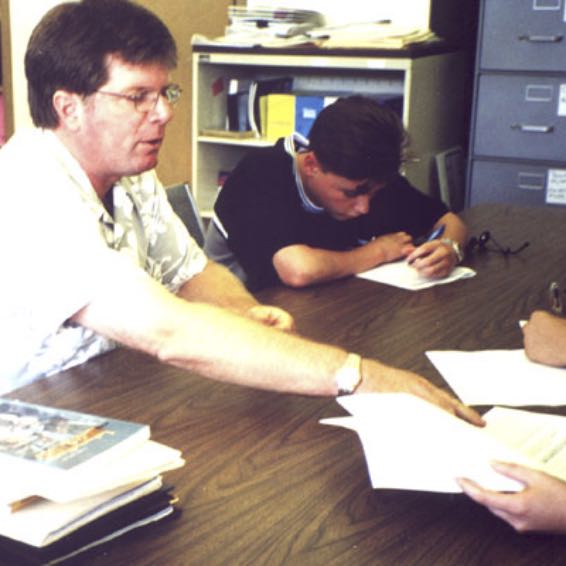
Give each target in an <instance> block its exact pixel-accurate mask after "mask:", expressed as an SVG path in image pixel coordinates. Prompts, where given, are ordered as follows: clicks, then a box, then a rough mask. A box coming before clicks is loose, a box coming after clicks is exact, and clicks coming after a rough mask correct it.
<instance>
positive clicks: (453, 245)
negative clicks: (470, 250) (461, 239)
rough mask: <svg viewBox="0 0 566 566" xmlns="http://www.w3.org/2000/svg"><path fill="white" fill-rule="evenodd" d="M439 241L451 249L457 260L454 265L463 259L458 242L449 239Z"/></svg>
mask: <svg viewBox="0 0 566 566" xmlns="http://www.w3.org/2000/svg"><path fill="white" fill-rule="evenodd" d="M440 241H441V242H442V243H443V244H446V245H448V246H450V247H451V248H452V251H453V252H454V254H455V255H456V257H457V258H458V261H457V262H456V263H460V262H461V261H462V260H463V259H464V254H463V252H462V248H461V247H460V244H459V243H458V242H456V241H454V240H452V239H451V238H442V239H441V240H440Z"/></svg>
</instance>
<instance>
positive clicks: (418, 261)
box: [407, 224, 458, 279]
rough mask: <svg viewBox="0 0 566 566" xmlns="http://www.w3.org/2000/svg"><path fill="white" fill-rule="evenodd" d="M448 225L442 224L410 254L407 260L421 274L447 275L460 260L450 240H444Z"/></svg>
mask: <svg viewBox="0 0 566 566" xmlns="http://www.w3.org/2000/svg"><path fill="white" fill-rule="evenodd" d="M445 230H446V226H445V225H444V224H440V225H438V226H436V227H435V228H434V230H433V231H432V232H431V233H430V234H429V235H428V236H427V238H426V240H425V241H424V242H423V243H421V244H420V245H418V246H417V247H416V248H415V249H414V250H413V251H412V252H411V253H410V254H409V255H408V256H407V261H408V262H409V265H410V266H411V267H414V268H415V269H416V270H417V271H418V272H419V274H420V275H422V276H424V277H430V278H432V279H440V278H441V277H446V276H447V275H448V274H449V273H450V272H451V271H452V269H453V268H454V266H455V265H456V263H457V262H458V257H457V256H456V254H455V252H454V249H453V248H452V246H451V244H450V240H443V239H442V236H443V235H444V231H445Z"/></svg>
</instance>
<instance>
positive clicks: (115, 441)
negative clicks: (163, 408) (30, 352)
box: [0, 399, 184, 564]
mask: <svg viewBox="0 0 566 566" xmlns="http://www.w3.org/2000/svg"><path fill="white" fill-rule="evenodd" d="M0 463H1V465H2V480H3V481H2V486H1V487H0V552H1V554H2V556H3V558H4V559H5V560H8V562H9V563H14V564H56V563H58V562H60V561H63V560H67V559H68V558H70V557H71V556H76V555H77V554H79V553H81V552H84V551H86V550H88V549H90V548H93V547H95V546H98V545H100V544H103V543H104V542H107V541H109V540H112V539H114V538H117V537H119V536H121V535H123V534H125V533H127V532H130V531H132V530H134V529H137V528H141V527H143V526H145V525H149V524H151V523H155V522H157V521H160V520H163V519H165V518H168V517H172V516H174V515H175V514H176V508H175V506H174V503H175V502H174V497H173V496H172V494H171V492H170V491H171V489H170V488H167V487H164V486H163V483H162V478H161V474H162V473H164V472H165V471H168V470H172V469H175V468H179V467H181V466H182V465H183V464H184V460H183V459H182V457H181V453H180V452H179V451H178V450H174V449H172V448H169V447H168V446H164V445H163V444H159V443H157V442H154V441H152V440H150V429H149V426H147V425H142V424H137V423H133V422H128V421H120V420H116V419H110V418H102V417H98V416H95V415H89V414H86V413H79V412H74V411H65V410H60V409H54V408H49V407H44V406H41V405H33V404H29V403H23V402H20V401H15V400H11V399H0Z"/></svg>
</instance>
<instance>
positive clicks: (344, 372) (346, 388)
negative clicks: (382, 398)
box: [335, 354, 362, 395]
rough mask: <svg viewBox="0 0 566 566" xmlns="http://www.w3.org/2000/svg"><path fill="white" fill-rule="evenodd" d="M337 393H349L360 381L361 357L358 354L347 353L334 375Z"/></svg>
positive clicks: (354, 389)
mask: <svg viewBox="0 0 566 566" xmlns="http://www.w3.org/2000/svg"><path fill="white" fill-rule="evenodd" d="M335 379H336V387H337V389H338V395H351V394H352V393H354V392H355V391H356V389H357V388H358V387H359V386H360V384H361V383H362V358H361V357H360V356H358V354H348V356H347V357H346V360H345V362H344V363H343V364H342V365H341V366H340V367H339V368H338V370H337V372H336V375H335Z"/></svg>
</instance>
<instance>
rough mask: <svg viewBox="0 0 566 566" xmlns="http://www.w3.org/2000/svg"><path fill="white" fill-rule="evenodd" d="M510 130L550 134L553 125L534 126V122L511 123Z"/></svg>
mask: <svg viewBox="0 0 566 566" xmlns="http://www.w3.org/2000/svg"><path fill="white" fill-rule="evenodd" d="M511 129H512V130H521V132H528V133H535V134H550V133H551V132H553V131H554V126H536V125H534V124H511Z"/></svg>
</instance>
